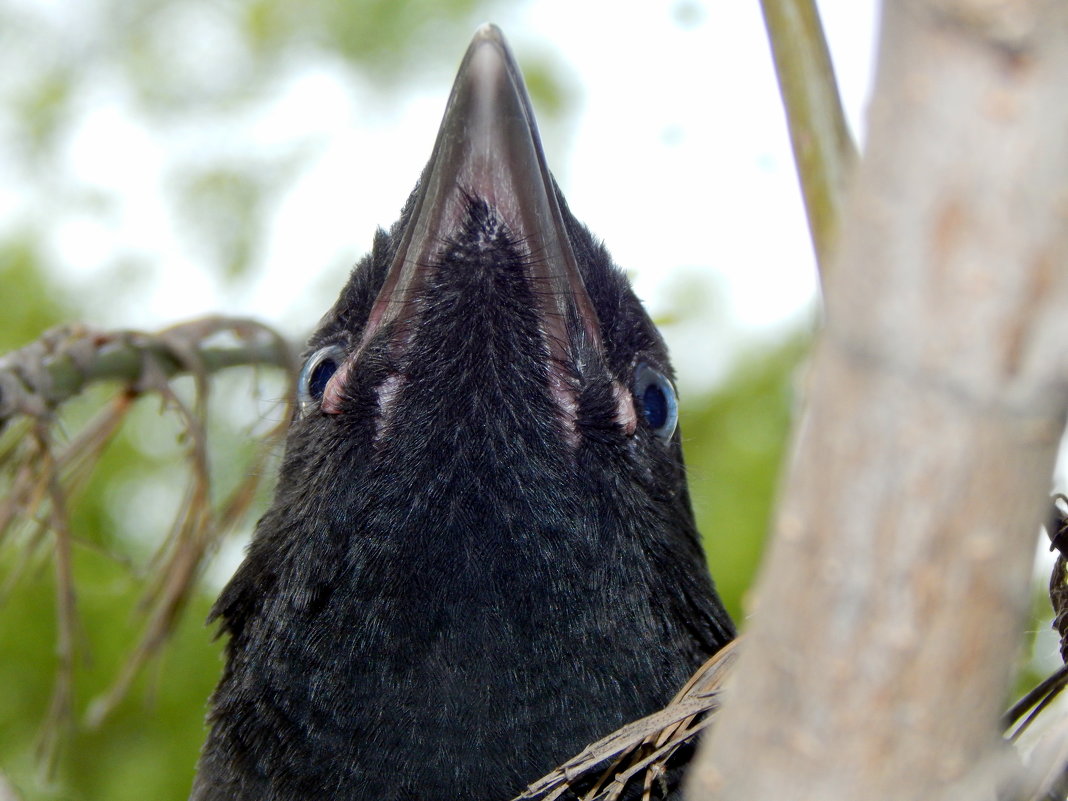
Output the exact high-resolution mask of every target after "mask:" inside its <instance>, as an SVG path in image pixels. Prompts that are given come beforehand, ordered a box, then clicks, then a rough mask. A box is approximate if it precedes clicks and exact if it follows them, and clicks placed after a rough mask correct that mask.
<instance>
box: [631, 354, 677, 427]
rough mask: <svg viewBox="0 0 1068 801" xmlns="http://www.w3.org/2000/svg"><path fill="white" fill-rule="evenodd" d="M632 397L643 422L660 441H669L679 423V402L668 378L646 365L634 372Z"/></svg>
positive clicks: (640, 366)
mask: <svg viewBox="0 0 1068 801" xmlns="http://www.w3.org/2000/svg"><path fill="white" fill-rule="evenodd" d="M634 395H635V397H637V399H638V408H639V409H640V410H641V413H642V415H643V416H644V417H645V421H646V422H647V423H648V424H649V427H650V428H652V429H653V433H654V434H656V435H657V436H658V437H660V439H662V440H669V439H671V435H672V434H674V433H675V425H676V424H677V423H678V422H679V401H678V398H677V397H676V395H675V387H673V386H672V385H671V382H670V381H669V380H668V377H667V376H666V375H664V374H663V373H661V372H659V371H658V370H654V369H653V368H652V367H650V366H649V365H647V364H639V365H638V367H637V369H636V370H635V371H634Z"/></svg>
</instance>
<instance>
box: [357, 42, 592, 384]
mask: <svg viewBox="0 0 1068 801" xmlns="http://www.w3.org/2000/svg"><path fill="white" fill-rule="evenodd" d="M471 198H478V199H479V200H482V201H485V202H486V203H487V204H488V205H489V207H490V208H491V209H492V210H493V212H494V213H495V215H496V216H497V218H498V219H499V220H500V221H501V222H503V223H504V225H505V226H506V227H507V228H508V231H509V233H510V234H511V236H512V238H513V240H514V241H517V242H520V243H523V246H524V247H525V248H526V249H527V251H528V254H529V258H528V262H529V267H528V269H529V272H530V276H529V277H530V280H531V282H532V285H533V286H536V287H537V288H538V292H537V293H536V295H537V297H538V298H539V300H538V302H539V304H541V306H542V308H541V309H540V312H541V318H542V324H543V327H544V330H545V333H546V341H547V343H548V345H549V349H550V356H551V357H552V358H553V360H554V361H555V362H556V363H557V364H565V363H569V362H571V361H572V359H573V358H574V356H575V354H574V353H573V352H568V351H569V349H571V348H572V346H573V340H574V338H575V337H576V336H582V337H585V338H586V342H587V344H589V345H592V346H593V347H595V348H598V349H599V348H600V346H601V339H600V325H599V323H598V320H597V314H596V312H595V310H594V307H593V304H592V302H591V300H590V297H589V295H588V294H587V292H586V287H585V285H584V283H583V281H582V277H581V275H580V273H579V268H578V263H577V261H576V259H575V253H574V251H573V250H572V247H571V244H570V241H569V238H568V235H567V231H566V228H565V225H564V220H563V216H562V214H561V212H560V206H559V203H558V202H557V196H556V190H555V187H554V184H553V180H552V177H551V176H550V174H549V170H548V168H547V167H546V165H545V156H544V154H543V153H542V147H541V139H540V138H539V136H538V128H537V125H536V123H535V121H534V115H533V112H532V111H531V105H530V98H529V96H528V95H527V91H526V87H525V86H524V84H523V77H522V75H521V74H520V72H519V67H518V66H517V65H516V62H515V59H514V58H513V57H512V53H511V51H510V50H509V48H508V45H507V43H506V42H505V40H504V36H503V34H502V33H501V31H500V29H499V28H497V27H496V26H495V25H484V26H482V27H481V28H479V30H478V31H477V32H476V33H475V37H474V39H473V40H472V42H471V45H470V47H468V49H467V53H466V55H465V56H464V60H463V62H462V63H461V65H460V70H459V73H458V74H457V76H456V82H455V83H454V84H453V88H452V94H451V95H450V97H449V102H448V106H447V107H446V109H445V117H444V119H443V120H442V122H441V128H440V130H439V131H438V137H437V141H436V142H435V144H434V151H433V154H432V155H431V158H430V163H429V164H428V165H427V168H426V171H425V172H424V173H423V178H422V181H421V183H420V187H419V190H418V192H417V194H416V197H415V201H414V206H413V208H412V212H411V215H410V217H409V220H408V223H407V225H406V227H405V230H404V232H403V235H402V237H401V239H400V242H399V245H398V248H397V253H396V256H395V257H394V259H393V262H392V264H391V265H390V268H389V271H388V273H387V275H386V278H385V281H384V283H383V286H382V289H381V291H380V292H379V295H378V297H377V298H376V300H375V304H374V307H373V308H372V311H371V316H370V318H369V320H368V324H367V326H366V328H365V330H364V334H363V342H362V343H361V344H363V345H366V343H367V341H368V340H369V339H370V338H371V337H372V336H374V334H375V333H376V332H377V331H379V330H381V329H382V328H383V327H384V326H386V325H387V324H390V323H393V322H401V323H403V322H405V317H406V316H409V315H413V314H415V309H417V308H418V304H416V303H409V302H407V301H409V300H411V299H413V298H415V297H418V296H419V294H420V292H421V290H422V287H423V285H424V283H425V282H426V280H427V277H428V273H429V272H430V270H431V269H432V266H433V265H434V264H435V261H436V256H437V255H438V254H439V252H440V250H441V249H442V248H443V246H444V245H445V243H446V242H448V241H449V240H450V239H453V238H454V237H455V236H456V235H457V234H458V233H459V232H460V226H461V225H462V224H463V222H464V219H465V216H466V214H467V211H468V208H469V204H470V199H471ZM405 327H406V326H403V325H401V326H399V328H401V329H403V328H405ZM361 349H362V348H361Z"/></svg>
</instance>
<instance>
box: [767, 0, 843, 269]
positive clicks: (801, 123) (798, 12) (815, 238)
mask: <svg viewBox="0 0 1068 801" xmlns="http://www.w3.org/2000/svg"><path fill="white" fill-rule="evenodd" d="M761 5H762V7H763V10H764V24H765V26H766V27H767V29H768V39H769V40H770V41H771V52H772V56H773V57H774V60H775V73H776V75H777V76H778V79H779V91H780V93H781V94H782V100H783V105H784V106H785V108H786V119H787V123H788V125H789V128H790V143H791V144H792V146H793V151H794V161H795V162H796V164H797V175H798V179H799V181H800V183H801V193H802V195H803V196H804V199H805V212H806V213H807V215H808V227H809V231H810V233H811V234H812V244H813V247H814V248H815V250H816V259H817V261H818V262H819V268H820V274H821V277H822V279H823V282H824V284H826V280H827V271H828V270H829V269H830V262H831V259H830V254H831V251H832V249H833V247H834V243H835V240H836V238H837V231H838V226H839V221H840V220H841V218H842V207H843V206H844V199H843V197H844V194H845V187H846V184H847V182H848V180H849V176H850V174H851V173H852V172H853V167H854V165H855V164H856V161H857V148H856V145H855V144H854V143H853V140H852V138H851V137H850V135H849V127H848V125H847V124H846V119H845V113H844V112H843V110H842V101H841V98H840V97H839V95H838V84H837V82H836V81H835V77H834V67H833V65H832V64H831V57H830V53H829V52H828V50H827V41H826V39H825V38H824V36H823V28H822V26H821V25H820V17H819V12H818V11H817V10H816V4H815V2H814V1H813V0H761Z"/></svg>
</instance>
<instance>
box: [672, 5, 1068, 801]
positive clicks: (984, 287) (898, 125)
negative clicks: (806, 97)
mask: <svg viewBox="0 0 1068 801" xmlns="http://www.w3.org/2000/svg"><path fill="white" fill-rule="evenodd" d="M882 37H883V38H882V45H881V52H880V62H879V67H878V75H877V80H876V91H875V98H874V101H873V107H872V116H871V133H870V138H869V142H868V147H867V152H866V155H865V159H864V162H863V164H862V166H861V169H860V171H859V173H858V178H857V186H856V191H855V196H854V197H853V198H852V200H851V204H850V206H849V210H848V212H847V216H846V218H845V224H844V226H843V236H842V241H841V245H840V249H839V253H838V256H837V259H836V265H837V267H836V268H835V269H834V270H833V271H832V272H831V273H830V275H829V278H830V280H828V281H827V292H826V296H827V324H826V329H825V331H824V332H823V334H822V337H821V341H820V342H819V344H818V347H817V349H816V352H815V356H814V361H813V364H812V367H811V371H810V374H809V382H808V384H809V390H808V398H807V407H806V410H805V414H804V418H803V420H802V423H801V425H800V427H799V429H798V432H797V435H796V438H795V443H794V455H793V458H792V462H791V464H790V465H789V474H788V478H787V480H786V483H785V487H784V496H783V500H782V504H781V508H780V510H779V513H778V518H777V524H776V532H775V538H774V540H773V544H772V547H771V551H770V554H769V556H768V558H767V561H766V564H765V566H764V569H763V571H762V575H761V577H760V580H759V584H758V588H757V591H756V609H755V614H754V617H753V620H752V622H751V626H750V627H749V634H748V638H747V641H746V643H745V644H744V648H743V650H742V652H741V654H740V658H739V664H738V669H737V671H736V674H735V676H736V680H735V683H734V684H732V685H731V686H730V687H729V690H728V696H727V699H726V703H725V705H724V709H723V712H722V715H721V718H720V720H719V721H718V723H717V725H716V728H715V729H714V731H713V733H712V736H711V738H709V740H708V741H707V742H706V743H705V744H704V745H705V748H704V753H703V756H702V759H701V760H699V763H698V765H697V766H696V768H695V770H694V771H693V773H692V774H691V780H692V781H691V786H690V791H691V792H690V796H689V797H690V798H691V799H712V798H715V799H758V798H759V799H770V798H789V799H791V800H792V801H804V800H805V799H812V800H813V801H816V800H817V799H818V801H845V800H846V799H849V800H850V801H855V799H858V798H864V799H891V798H893V799H936V798H959V797H968V798H972V799H974V798H982V797H990V795H991V792H992V787H993V776H992V775H991V770H992V766H994V765H995V764H996V762H997V760H996V759H994V758H993V755H994V754H995V753H996V745H995V744H996V741H997V738H996V732H997V721H998V714H999V711H1000V709H1001V707H1002V704H1003V699H1004V696H1005V692H1006V688H1007V684H1008V679H1009V674H1010V664H1011V662H1012V659H1013V657H1014V654H1015V650H1016V648H1015V645H1016V643H1017V640H1018V632H1019V631H1020V629H1021V622H1022V620H1023V619H1024V610H1025V607H1026V602H1027V598H1028V591H1029V575H1030V568H1031V563H1032V559H1033V554H1034V547H1035V539H1034V537H1035V533H1036V532H1037V530H1038V525H1039V523H1040V520H1041V517H1042V513H1043V511H1044V509H1045V508H1046V500H1045V496H1046V493H1047V492H1048V489H1049V482H1050V477H1051V473H1052V469H1053V465H1054V460H1055V456H1056V452H1057V446H1058V443H1059V441H1060V438H1061V434H1062V431H1063V427H1064V420H1065V412H1066V405H1068V404H1066V398H1068V380H1066V377H1068V348H1066V346H1065V343H1068V264H1066V254H1068V223H1066V219H1068V218H1066V215H1065V210H1066V208H1068V205H1066V204H1068V193H1066V188H1068V148H1066V147H1065V145H1064V136H1065V132H1066V131H1068V82H1066V81H1065V80H1064V76H1065V75H1068V5H1066V4H1064V3H1063V2H1058V1H1057V0H1019V1H1018V2H1011V3H1004V2H1003V3H998V2H994V3H992V2H986V1H985V0H926V1H925V2H921V1H920V0H911V2H904V1H903V2H897V3H888V4H886V6H885V8H884V16H883V21H882Z"/></svg>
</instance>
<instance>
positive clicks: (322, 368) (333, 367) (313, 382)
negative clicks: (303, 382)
mask: <svg viewBox="0 0 1068 801" xmlns="http://www.w3.org/2000/svg"><path fill="white" fill-rule="evenodd" d="M336 372H337V362H335V361H334V360H333V359H323V360H322V361H321V362H319V363H318V364H317V365H315V367H314V368H313V369H312V372H311V377H309V378H308V394H309V395H311V396H312V397H313V398H315V399H316V400H319V398H321V397H323V393H324V392H326V384H327V382H328V381H329V380H330V376H332V375H333V374H334V373H336Z"/></svg>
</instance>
